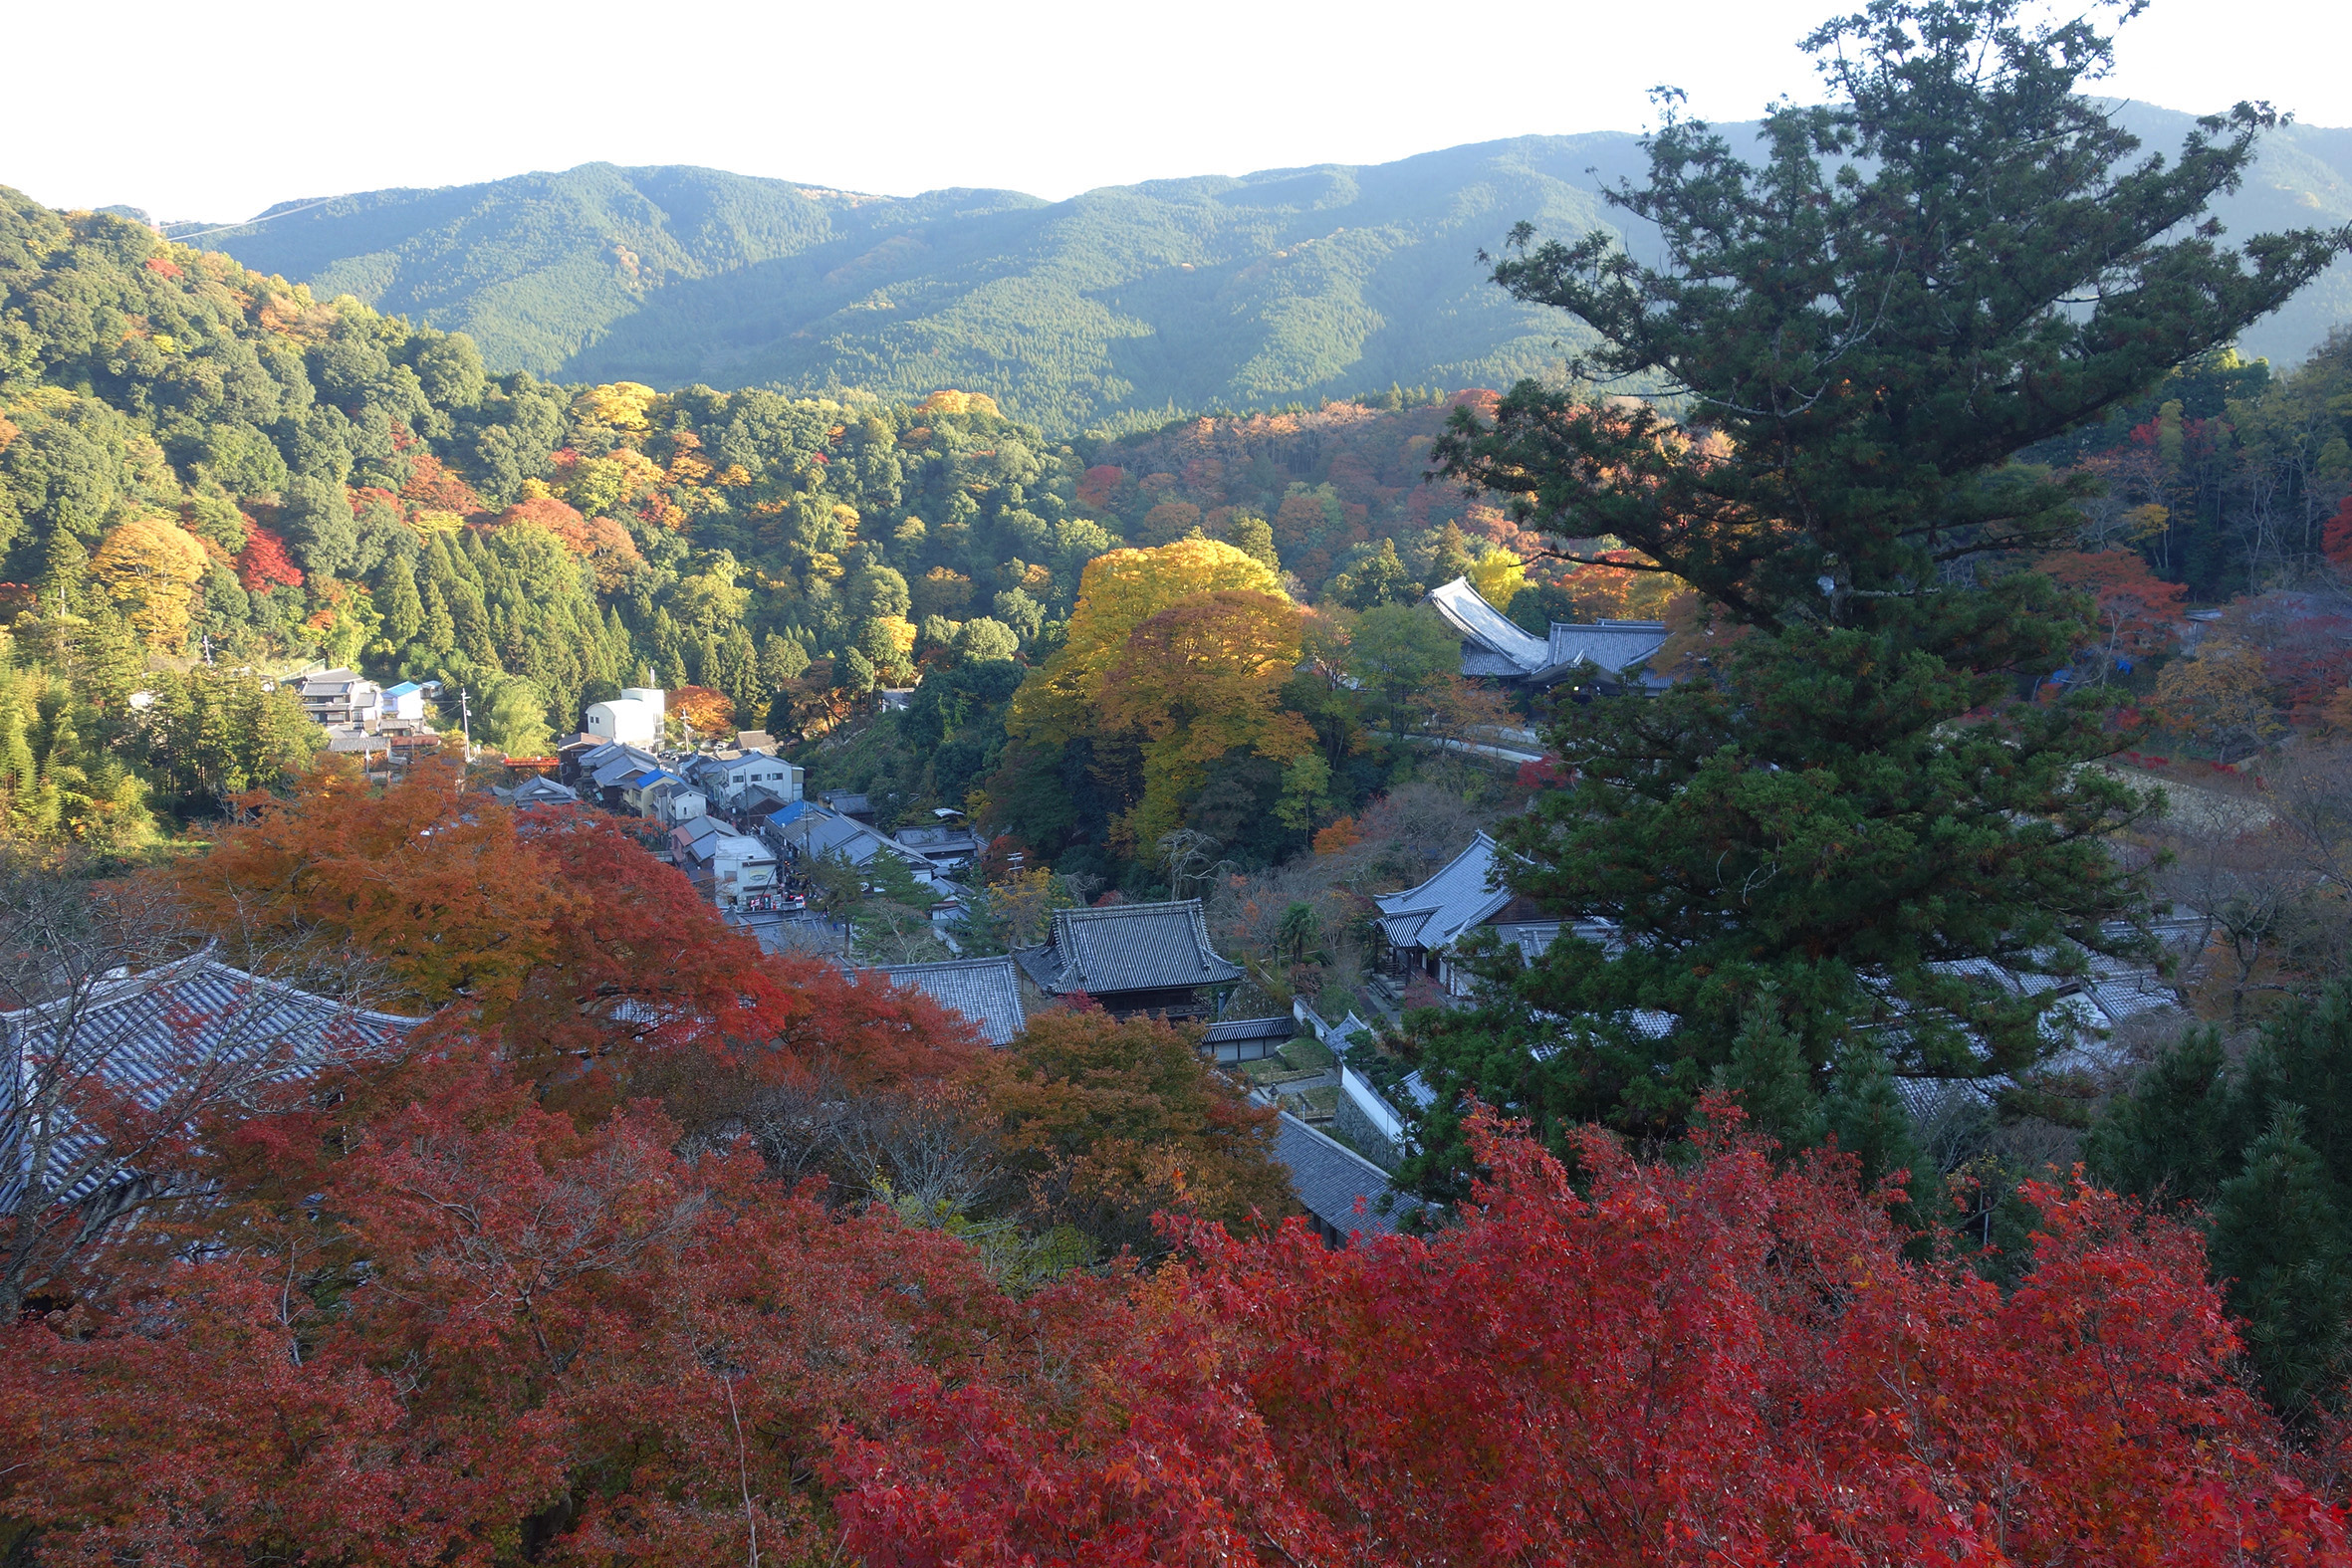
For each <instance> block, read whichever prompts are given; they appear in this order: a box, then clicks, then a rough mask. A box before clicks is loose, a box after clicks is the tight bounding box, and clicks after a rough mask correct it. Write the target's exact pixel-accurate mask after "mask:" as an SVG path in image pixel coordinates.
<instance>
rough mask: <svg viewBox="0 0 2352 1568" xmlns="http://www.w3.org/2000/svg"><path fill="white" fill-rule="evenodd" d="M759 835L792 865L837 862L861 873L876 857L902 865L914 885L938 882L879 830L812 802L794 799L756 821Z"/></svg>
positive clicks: (921, 861) (928, 864)
mask: <svg viewBox="0 0 2352 1568" xmlns="http://www.w3.org/2000/svg"><path fill="white" fill-rule="evenodd" d="M759 832H760V836H761V837H762V838H764V839H766V840H767V841H768V843H769V844H770V845H771V846H773V847H774V848H775V850H776V851H777V853H779V854H780V855H782V856H784V858H785V860H786V861H787V862H788V863H791V864H807V863H809V862H813V861H817V860H827V859H830V860H839V861H842V862H844V863H846V864H848V865H852V866H856V867H857V868H859V869H860V870H863V869H865V868H866V867H869V866H871V865H873V863H874V860H875V857H876V856H888V857H890V858H891V859H894V860H896V861H898V862H899V863H900V864H902V865H904V866H905V867H906V869H907V872H908V873H909V874H910V875H911V876H913V877H914V879H915V880H916V881H917V882H921V883H925V884H929V883H932V882H934V881H936V880H937V879H938V872H937V870H936V869H935V868H934V867H933V866H932V864H931V862H930V861H928V860H926V859H924V858H923V857H922V856H921V855H919V854H917V853H915V852H914V851H913V850H911V849H907V848H904V847H903V846H901V845H899V844H898V843H896V842H895V841H893V840H892V839H890V838H889V837H888V836H886V835H885V834H883V833H882V832H880V831H879V830H877V829H875V828H872V827H868V826H867V825H866V824H865V823H863V822H859V821H855V820H853V819H851V818H849V817H846V816H843V815H841V814H840V813H839V812H838V811H833V810H829V809H827V808H826V807H824V806H822V805H819V804H816V803H815V802H814V801H810V800H794V801H790V802H788V803H787V804H785V805H782V806H779V807H777V808H776V809H775V810H773V811H771V812H769V813H768V814H767V815H766V816H765V817H762V818H761V819H760V826H759Z"/></svg>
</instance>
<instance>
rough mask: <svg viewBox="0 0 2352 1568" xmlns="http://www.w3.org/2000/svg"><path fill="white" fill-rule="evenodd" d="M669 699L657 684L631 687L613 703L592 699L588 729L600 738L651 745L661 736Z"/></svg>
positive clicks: (637, 744) (586, 716) (601, 739)
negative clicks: (593, 700)
mask: <svg viewBox="0 0 2352 1568" xmlns="http://www.w3.org/2000/svg"><path fill="white" fill-rule="evenodd" d="M668 712H669V701H668V699H667V697H666V696H664V694H663V693H662V690H661V688H660V687H658V686H631V687H629V688H628V689H627V690H625V691H623V692H622V693H621V694H620V695H619V696H618V697H616V698H614V699H613V700H612V701H611V702H592V703H589V704H588V712H587V714H586V715H585V716H584V717H585V718H586V720H587V731H588V734H589V735H592V736H594V737H595V738H596V739H597V740H599V741H618V742H621V743H622V744H623V745H627V746H650V745H652V744H653V743H655V742H656V741H659V740H660V739H661V725H662V720H663V719H664V718H665V717H667V715H668Z"/></svg>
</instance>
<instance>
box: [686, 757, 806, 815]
mask: <svg viewBox="0 0 2352 1568" xmlns="http://www.w3.org/2000/svg"><path fill="white" fill-rule="evenodd" d="M684 771H685V773H686V775H687V777H688V778H689V779H690V780H692V781H693V783H694V784H695V785H696V787H698V788H700V789H701V790H702V792H703V793H704V794H705V795H706V796H708V797H709V799H710V802H711V803H712V804H713V805H715V806H717V807H718V808H719V809H720V810H722V811H731V812H739V811H741V810H742V809H743V807H744V805H745V803H746V802H747V800H748V798H749V796H750V792H751V791H752V790H753V789H755V788H757V789H764V790H766V791H767V792H768V793H769V794H771V795H773V796H775V797H776V798H777V800H778V802H779V803H783V802H787V801H792V800H798V799H800V798H801V786H802V784H803V783H804V782H805V781H806V779H807V778H808V771H807V770H806V769H803V768H799V767H796V766H795V765H794V764H791V763H788V762H785V761H783V760H782V759H781V758H775V757H770V756H769V755H767V754H766V753H765V752H745V753H742V754H741V755H739V756H735V757H697V758H695V759H694V760H693V761H692V762H691V763H688V764H686V765H685V769H684Z"/></svg>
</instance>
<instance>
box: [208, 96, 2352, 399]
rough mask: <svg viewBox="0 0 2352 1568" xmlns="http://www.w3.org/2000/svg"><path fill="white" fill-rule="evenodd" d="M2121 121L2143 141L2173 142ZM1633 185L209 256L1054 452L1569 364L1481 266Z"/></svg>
mask: <svg viewBox="0 0 2352 1568" xmlns="http://www.w3.org/2000/svg"><path fill="white" fill-rule="evenodd" d="M2123 115H2124V117H2125V118H2126V119H2127V120H2128V121H2130V122H2131V123H2132V125H2133V127H2134V128H2135V129H2137V130H2139V131H2140V133H2141V134H2142V135H2143V136H2144V137H2145V138H2146V140H2147V142H2148V144H2149V146H2150V147H2151V148H2155V149H2166V150H2169V149H2171V148H2174V147H2177V146H2178V145H2179V142H2180V139H2181V136H2182V135H2183V133H2185V132H2186V130H2187V129H2188V128H2189V126H2190V124H2191V118H2190V116H2188V115H2186V114H2180V113H2175V112H2169V111H2163V110H2153V109H2144V108H2139V107H2136V106H2135V107H2127V108H2126V109H2124V110H2123ZM1749 128H1750V127H1732V131H1733V133H1734V134H1735V135H1742V134H1745V133H1747V131H1748V130H1749ZM1642 162H1643V155H1642V152H1641V149H1640V147H1639V145H1638V142H1637V139H1636V138H1635V137H1633V136H1631V135H1626V134H1620V133H1615V132H1598V133H1593V134H1589V135H1580V136H1525V137H1519V138H1516V139H1512V140H1507V141H1495V142H1485V143H1479V144H1475V145H1470V146H1462V147H1454V148H1449V149H1447V150H1444V151H1438V152H1430V153H1424V154H1422V155H1420V156H1417V157H1412V158H1406V159H1403V160H1400V161H1398V162H1394V163H1385V164H1377V165H1370V166H1360V167H1358V166H1347V165H1337V164H1329V165H1321V166H1317V167H1313V168H1302V169H1274V170H1267V171H1264V172H1261V173H1256V174H1249V175H1244V176H1240V177H1227V176H1204V177H1201V178H1194V179H1176V180H1158V181H1152V182H1149V183H1145V184H1140V185H1131V186H1110V187H1105V188H1103V189H1099V190H1093V191H1088V192H1086V193H1084V194H1082V195H1079V196H1075V197H1072V198H1070V199H1069V200H1067V201H1061V202H1046V201H1042V200H1039V199H1038V198H1036V197H1033V196H1026V195H1022V194H1020V193H1019V192H1015V191H1003V190H939V191H931V192H927V193H925V194H923V195H920V196H913V197H889V196H862V195H856V194H852V193H848V192H843V191H837V190H830V189H825V188H823V187H819V186H811V185H801V184H795V183H793V182H791V181H787V180H776V179H761V178H753V177H750V176H745V175H737V174H729V173H724V172H721V171H718V170H713V169H702V168H689V167H676V166H666V167H652V168H621V167H618V166H615V165H612V164H602V163H596V164H586V165H583V166H581V167H579V168H575V169H571V170H568V171H566V172H563V173H558V174H548V173H534V174H525V175H518V176H516V177H514V178H511V179H504V180H498V181H494V182H491V183H488V184H482V185H467V186H455V187H449V188H444V189H439V190H384V191H371V192H365V193H361V194H357V195H350V196H340V197H335V198H332V199H329V200H325V201H318V202H293V203H287V204H284V205H282V206H281V207H279V208H276V209H273V211H272V213H271V214H265V215H264V216H263V218H261V219H257V220H256V221H255V222H254V223H252V224H249V225H246V226H243V227H240V228H234V229H230V230H228V231H226V232H220V233H211V234H207V235H205V236H204V239H203V243H204V244H205V245H207V246H209V247H216V248H218V249H221V250H224V251H227V252H228V253H229V254H231V255H232V256H234V257H236V258H237V260H239V261H240V262H242V263H244V264H245V265H246V266H249V267H252V268H255V269H257V270H261V271H265V272H273V273H279V274H283V275H284V276H286V277H288V278H291V279H296V280H299V281H304V282H308V283H310V284H311V285H312V287H313V288H314V290H315V291H317V292H319V293H320V294H322V295H336V294H342V293H350V294H353V295H355V296H357V297H358V298H359V299H361V300H363V301H365V302H366V303H368V304H370V305H372V306H374V307H376V308H377V309H379V310H384V311H389V312H395V313H399V314H402V315H407V316H410V317H413V318H415V319H418V320H419V321H422V322H429V323H431V324H432V325H434V326H436V327H440V328H443V329H447V330H462V331H464V332H466V333H469V334H470V335H472V336H473V337H474V338H475V340H476V341H477V342H479V343H480V345H481V347H482V351H483V353H484V355H485V356H486V357H487V358H488V360H489V361H490V363H491V364H492V366H493V367H495V368H498V369H529V370H531V371H533V372H535V373H537V374H540V375H542V376H549V377H557V378H561V379H565V380H596V381H608V380H616V379H627V380H636V381H643V382H647V383H649V384H652V385H654V386H657V387H664V388H667V387H675V386H680V385H685V384H689V383H693V382H702V383H705V384H708V385H711V386H716V387H721V388H732V387H741V386H775V387H779V388H782V389H785V390H789V391H800V392H823V391H831V390H838V389H841V388H846V387H860V388H864V389H867V390H870V391H872V392H875V393H878V394H881V395H883V396H888V397H905V396H920V395H921V394H923V393H924V392H927V391H929V390H931V389H933V388H936V387H940V386H960V387H964V388H967V389H970V390H974V391H985V392H988V393H990V394H992V395H993V396H995V397H996V399H997V400H998V401H999V402H1000V403H1001V404H1002V405H1003V406H1004V407H1005V409H1006V410H1007V412H1008V413H1012V414H1015V415H1017V416H1018V417H1022V418H1026V419H1031V420H1035V421H1037V422H1039V423H1041V424H1043V425H1045V426H1046V427H1048V428H1049V429H1054V430H1059V431H1064V432H1066V431H1073V430H1077V429H1082V428H1087V427H1091V426H1101V425H1118V424H1127V423H1133V422H1136V421H1137V420H1141V419H1148V418H1149V417H1150V416H1152V415H1154V414H1156V413H1160V412H1163V411H1165V410H1167V409H1169V408H1171V407H1175V408H1181V409H1201V408H1216V407H1253V406H1263V405H1266V404H1269V403H1280V402H1283V401H1287V400H1290V399H1294V398H1314V397H1319V396H1325V395H1338V394H1345V393H1350V392H1358V391H1367V390H1375V389H1379V388H1384V387H1386V386H1388V385H1390V384H1391V383H1392V382H1402V383H1405V384H1422V383H1436V384H1440V385H1445V386H1464V385H1474V384H1483V385H1489V386H1500V385H1506V384H1508V383H1509V382H1511V381H1512V380H1514V379H1517V378H1518V377H1520V376H1523V375H1528V374H1534V373H1541V372H1544V371H1546V370H1556V369H1557V368H1558V366H1559V365H1560V363H1561V362H1562V359H1563V357H1564V352H1565V345H1567V344H1571V343H1572V342H1573V341H1574V335H1575V333H1576V329H1575V327H1574V326H1573V324H1571V323H1569V322H1567V321H1565V320H1564V319H1563V318H1561V317H1559V316H1558V315H1557V314H1556V313H1552V312H1548V311H1541V310H1533V309H1529V308H1527V307H1524V306H1520V305H1517V304H1515V303H1514V302H1512V301H1511V300H1509V299H1508V298H1506V297H1505V296H1504V295H1503V294H1502V293H1501V291H1499V290H1497V289H1495V288H1494V287H1493V286H1492V285H1490V284H1489V283H1488V282H1487V280H1486V273H1485V269H1484V268H1483V267H1481V266H1480V265H1479V263H1478V260H1477V253H1478V252H1479V250H1480V249H1481V248H1482V247H1485V248H1490V249H1491V248H1493V247H1495V246H1496V245H1497V244H1499V243H1500V242H1501V240H1502V239H1503V237H1504V235H1505V234H1506V233H1508V232H1509V230H1510V228H1511V226H1512V225H1513V224H1514V223H1516V222H1519V221H1520V220H1522V219H1527V220H1529V221H1531V222H1533V223H1534V224H1535V226H1536V227H1537V228H1538V229H1539V230H1541V231H1543V232H1546V233H1550V234H1574V233H1581V232H1583V231H1585V230H1587V229H1590V228H1593V227H1601V228H1607V229H1611V230H1613V231H1615V230H1618V229H1619V222H1618V220H1619V218H1620V215H1619V214H1617V213H1615V212H1614V211H1612V210H1611V209H1610V208H1609V207H1607V205H1606V204H1605V203H1603V202H1602V201H1601V200H1600V197H1599V195H1598V191H1599V189H1600V187H1601V186H1602V185H1604V184H1607V183H1609V182H1612V181H1613V180H1615V179H1616V178H1617V177H1619V176H1621V175H1633V174H1636V173H1638V172H1639V170H1640V169H1641V167H1642ZM2222 213H2223V217H2224V220H2225V222H2226V223H2227V224H2228V226H2229V228H2230V230H2231V232H2232V233H2234V234H2240V235H2242V234H2247V233H2252V232H2255V231H2257V230H2260V229H2266V228H2280V227H2289V226H2303V225H2310V224H2320V223H2340V222H2342V221H2344V220H2345V219H2346V218H2348V217H2352V130H2327V129H2316V128H2311V127H2303V126H2289V127H2287V128H2285V129H2284V130H2282V131H2280V132H2279V133H2278V134H2277V135H2276V136H2274V137H2273V138H2272V139H2271V140H2270V142H2269V143H2268V144H2267V146H2266V149H2265V152H2264V154H2263V158H2262V161H2261V163H2260V164H2259V165H2258V166H2257V168H2256V169H2255V171H2254V174H2253V177H2252V178H2250V179H2249V180H2248V182H2247V184H2246V187H2245V188H2244V190H2242V191H2241V192H2239V193H2238V194H2237V195H2236V196H2235V197H2234V198H2231V199H2230V200H2228V201H2226V202H2225V203H2223V205H2222ZM177 227H178V229H179V230H180V231H181V232H192V231H194V230H195V229H197V228H198V227H199V226H198V225H193V224H190V225H180V226H177ZM1620 232H1621V231H1620ZM1641 240H1642V237H1641V236H1640V235H1638V234H1637V235H1635V236H1633V243H1635V244H1636V245H1637V247H1638V246H1639V245H1640V244H1641ZM2347 320H2352V274H2348V273H2347V271H2346V269H2345V268H2344V267H2342V266H2339V267H2338V268H2337V269H2336V270H2335V271H2334V272H2332V273H2331V274H2329V275H2328V276H2327V277H2326V278H2325V279H2323V280H2322V281H2321V282H2320V283H2319V284H2317V285H2315V286H2314V287H2313V288H2312V289H2310V290H2309V291H2307V292H2306V293H2305V294H2304V295H2303V296H2302V297H2301V298H2299V299H2298V300H2297V301H2296V302H2295V303H2294V304H2293V305H2292V306H2290V307H2289V308H2288V309H2287V310H2286V311H2284V312H2282V313H2281V314H2280V315H2279V316H2278V317H2276V318H2274V319H2273V320H2271V321H2269V322H2265V323H2263V324H2261V325H2260V326H2259V327H2257V328H2256V329H2255V330H2254V331H2253V332H2251V333H2249V334H2248V335H2247V336H2246V339H2245V343H2244V347H2245V351H2246V352H2247V353H2248V354H2257V355H2258V354H2267V355H2270V356H2272V357H2274V358H2277V359H2279V360H2281V361H2285V362H2292V361H2295V360H2299V359H2300V358H2301V357H2302V356H2303V355H2304V354H2305V353H2307V352H2308V351H2309V350H2310V349H2311V348H2312V347H2314V346H2315V345H2316V344H2317V343H2318V342H2319V341H2320V340H2321V339H2322V338H2323V337H2324V336H2325V335H2326V332H2327V330H2328V328H2329V327H2330V326H2331V325H2333V324H2335V323H2338V322H2343V321H2347Z"/></svg>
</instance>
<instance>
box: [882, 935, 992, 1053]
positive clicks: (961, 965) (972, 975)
mask: <svg viewBox="0 0 2352 1568" xmlns="http://www.w3.org/2000/svg"><path fill="white" fill-rule="evenodd" d="M873 973H875V974H877V975H887V976H888V977H889V978H890V984H891V985H893V986H897V987H899V988H901V989H904V990H910V991H919V992H921V993H922V994H923V995H924V996H926V997H929V998H930V999H931V1000H932V1001H933V1002H936V1003H938V1004H939V1005H940V1006H941V1007H943V1008H948V1009H950V1010H951V1011H955V1012H960V1013H962V1014H963V1015H964V1016H965V1017H967V1018H970V1019H971V1020H972V1021H973V1022H974V1023H977V1024H978V1025H980V1034H981V1037H982V1038H983V1039H985V1040H987V1041H988V1042H989V1043H990V1044H991V1045H1006V1044H1010V1043H1012V1040H1013V1036H1015V1035H1016V1034H1019V1033H1020V1032H1021V1029H1022V1025H1023V1024H1024V1023H1025V1022H1026V1021H1027V1019H1026V1015H1025V1014H1024V1013H1023V1011H1022V1008H1021V975H1020V972H1019V971H1018V970H1016V969H1015V968H1014V967H1013V961H1012V960H1011V959H1009V958H1005V957H1001V956H1000V957H997V958H974V959H952V960H949V961H947V962H945V963H940V964H890V965H885V966H884V967H882V968H881V969H878V970H875V971H874V972H873Z"/></svg>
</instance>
